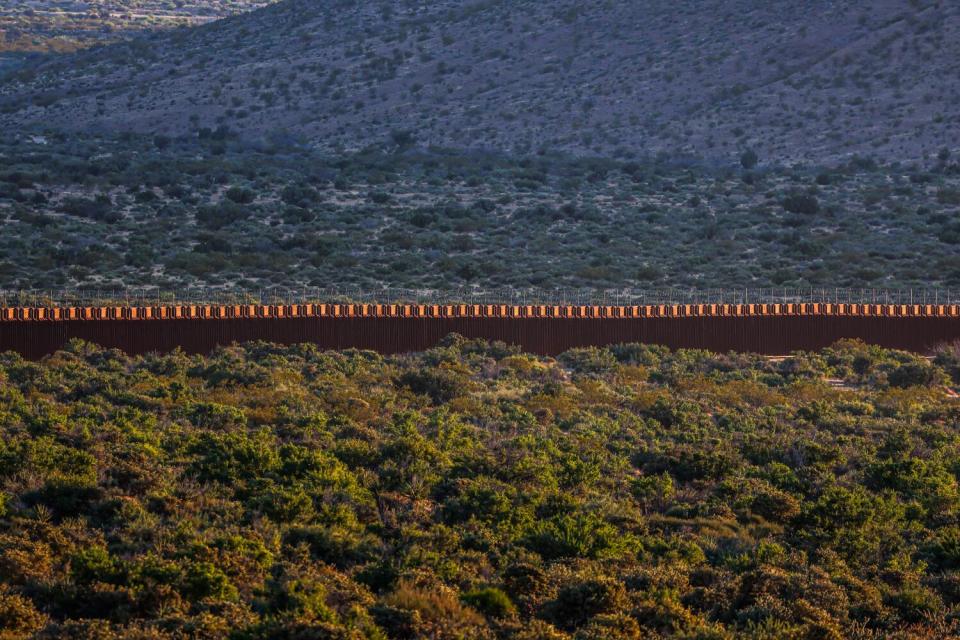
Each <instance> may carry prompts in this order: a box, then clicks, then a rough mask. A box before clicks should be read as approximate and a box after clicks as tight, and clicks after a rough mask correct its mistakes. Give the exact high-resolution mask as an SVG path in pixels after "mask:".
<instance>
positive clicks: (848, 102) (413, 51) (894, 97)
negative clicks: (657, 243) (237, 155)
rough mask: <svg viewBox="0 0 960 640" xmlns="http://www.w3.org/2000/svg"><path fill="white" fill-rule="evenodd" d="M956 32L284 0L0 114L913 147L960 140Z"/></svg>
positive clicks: (356, 132)
mask: <svg viewBox="0 0 960 640" xmlns="http://www.w3.org/2000/svg"><path fill="white" fill-rule="evenodd" d="M958 30H960V5H958V4H956V3H946V2H934V1H931V0H876V1H874V2H871V3H869V6H865V5H864V4H862V3H839V2H835V1H833V0H802V1H800V0H791V1H786V0H775V1H773V2H760V1H758V0H650V1H647V2H642V3H641V2H635V1H632V0H606V1H604V2H596V3H587V4H585V3H582V2H579V1H577V0H536V1H533V0H482V1H479V2H478V1H476V0H442V1H437V2H431V3H419V2H417V3H413V2H405V1H400V0H391V1H386V2H378V3H371V2H357V1H356V0H339V1H334V2H319V1H316V0H285V1H284V2H280V3H279V4H276V5H273V6H271V7H267V8H265V9H262V10H260V11H256V12H253V13H250V14H244V15H241V16H237V17H234V18H229V19H226V20H222V21H219V22H217V23H214V24H211V25H207V26H203V27H198V28H194V29H189V30H180V31H177V32H174V33H162V34H155V35H151V36H148V37H144V38H141V39H137V40H134V41H132V42H129V43H123V44H119V45H113V46H109V47H103V48H96V49H93V50H89V51H86V52H81V53H78V54H74V55H69V56H63V57H60V58H57V59H54V60H51V61H46V62H43V63H39V64H37V65H35V66H32V67H29V68H27V69H25V70H21V71H20V72H18V73H15V74H12V75H10V74H8V76H7V78H6V79H5V80H4V81H3V82H2V84H0V126H2V127H4V128H7V127H13V128H22V127H37V126H41V127H57V128H65V129H68V130H94V131H126V130H131V131H136V132H141V133H143V132H147V133H157V134H164V135H183V134H195V133H196V132H197V131H199V130H201V129H203V128H210V129H216V128H217V127H225V128H229V129H230V130H231V131H234V132H236V133H238V134H240V135H241V136H242V137H245V138H250V139H256V138H263V137H265V136H266V137H269V136H283V137H287V138H290V139H293V140H302V141H303V142H306V143H310V144H312V145H315V146H318V147H320V148H326V149H330V150H337V149H341V148H342V149H348V150H349V149H357V148H362V147H365V146H368V145H371V144H373V145H386V146H390V145H400V146H403V145H408V144H416V145H420V146H427V145H439V146H444V147H455V148H484V149H496V150H500V151H508V152H518V153H533V152H537V151H540V150H551V151H567V152H572V153H576V154H584V155H593V154H597V155H614V156H621V157H630V156H631V155H634V154H636V155H646V154H656V153H666V154H669V155H671V156H678V155H687V154H689V155H692V156H696V157H701V158H707V159H711V160H717V161H724V162H731V161H736V160H737V159H738V158H739V157H740V154H741V153H742V151H743V150H744V149H747V148H750V149H754V150H755V151H756V152H757V154H758V155H759V157H760V160H761V162H765V161H770V162H775V161H786V162H797V161H800V162H813V163H821V162H831V161H834V160H837V159H839V158H842V157H847V156H851V155H854V154H859V155H870V156H874V157H878V158H881V159H886V160H891V159H908V160H912V159H919V158H924V157H927V158H928V157H930V156H931V155H935V154H936V153H938V152H939V151H940V150H941V148H942V147H944V146H949V141H951V140H956V139H957V135H956V134H957V128H958V124H960V119H958V106H957V105H960V100H958V97H960V96H958V94H960V83H958V82H957V76H956V73H955V71H953V70H951V66H952V65H953V64H954V61H955V60H957V59H958V58H960V37H958V35H960V34H958Z"/></svg>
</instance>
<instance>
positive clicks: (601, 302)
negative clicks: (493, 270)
mask: <svg viewBox="0 0 960 640" xmlns="http://www.w3.org/2000/svg"><path fill="white" fill-rule="evenodd" d="M297 304H356V305H363V304H370V305H375V304H397V305H413V306H448V305H460V304H467V305H471V304H475V305H495V306H496V305H505V306H508V307H527V306H558V307H629V306H640V307H643V306H659V305H667V306H677V305H678V306H699V305H709V304H718V305H744V306H748V305H762V304H767V305H773V304H833V305H841V304H842V305H920V306H934V307H936V306H941V305H945V306H951V305H957V304H960V289H935V288H915V289H909V288H907V289H850V288H830V287H822V288H759V289H758V288H743V287H739V288H737V287H734V288H704V289H690V288H663V289H610V290H597V289H566V288H554V289H542V288H530V289H479V288H462V289H447V290H441V289H393V288H384V289H368V290H364V289H332V288H319V287H308V288H291V287H271V288H265V289H257V290H241V289H226V288H219V289H218V288H212V287H211V288H203V287H198V288H187V289H182V290H177V291H164V290H160V289H157V288H142V289H120V290H95V289H75V290H70V289H63V290H11V289H3V288H0V308H8V307H14V308H16V307H36V308H54V307H60V308H64V307H161V306H183V307H189V306H206V305H210V306H234V305H284V306H289V305H297Z"/></svg>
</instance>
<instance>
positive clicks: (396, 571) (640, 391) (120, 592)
mask: <svg viewBox="0 0 960 640" xmlns="http://www.w3.org/2000/svg"><path fill="white" fill-rule="evenodd" d="M957 353H958V352H957V349H956V348H955V347H954V348H945V349H943V350H942V351H941V352H940V354H939V355H938V356H937V358H936V360H935V361H933V362H931V361H928V360H925V359H922V358H919V357H917V356H914V355H910V354H906V353H902V352H894V351H884V350H881V349H877V348H870V347H866V346H864V345H862V344H858V343H841V344H838V345H836V346H835V347H833V348H831V349H827V350H824V351H822V352H819V353H807V354H796V356H795V357H793V358H788V359H785V360H775V361H771V360H768V359H763V358H760V357H756V356H747V355H735V354H729V355H713V354H709V353H705V352H697V351H680V352H675V353H670V352H668V351H666V350H664V349H661V348H652V347H644V346H639V345H625V346H618V347H613V348H610V349H603V350H598V349H587V350H576V351H572V352H569V353H566V354H564V355H562V356H560V357H559V358H557V359H547V358H538V357H534V356H530V355H527V354H523V353H520V352H518V351H516V350H514V349H511V348H508V347H506V346H504V345H500V344H487V343H481V342H471V341H465V340H463V339H460V338H457V337H453V336H452V337H450V338H448V339H447V340H446V341H445V342H444V344H443V345H441V346H439V347H438V348H436V349H433V350H431V351H428V352H426V353H423V354H418V355H409V356H402V357H382V356H379V355H376V354H374V353H370V352H356V351H347V352H341V353H334V352H327V353H324V352H320V351H318V350H317V349H316V348H314V347H311V346H295V347H278V346H273V345H269V344H250V345H247V346H243V347H231V348H225V349H221V350H218V351H216V352H214V353H213V354H211V355H210V356H209V357H201V356H187V355H184V354H183V353H173V354H169V355H163V356H147V357H138V358H131V357H127V356H125V355H123V354H121V353H119V352H116V351H104V350H100V349H98V348H96V347H94V346H91V345H87V344H83V343H79V342H78V343H74V344H72V345H71V347H70V348H69V349H68V350H66V351H64V352H60V353H58V354H56V355H55V356H52V357H51V358H49V359H47V360H44V361H42V362H39V363H34V362H26V361H24V360H22V359H20V358H19V357H17V356H15V355H12V354H6V355H3V356H0V433H2V437H0V490H2V492H0V628H2V629H3V631H2V633H3V636H4V637H9V638H18V637H23V638H26V637H30V636H33V635H39V636H40V637H50V638H54V637H56V638H61V637H75V638H114V637H117V638H120V637H122V638H143V637H150V638H187V637H190V638H196V637H203V638H221V637H226V636H229V637H233V638H251V639H252V638H338V639H340V638H342V639H348V638H349V639H361V638H370V639H374V638H375V639H386V638H390V639H401V638H436V639H448V638H449V639H451V640H452V639H455V638H489V639H493V638H504V639H526V640H534V639H555V640H562V639H577V640H586V639H597V640H600V639H606V640H610V639H639V638H667V637H676V638H704V639H706V638H715V639H725V638H735V637H736V638H758V639H759V638H778V639H779V638H811V639H812V638H837V639H840V638H880V637H884V638H894V637H899V638H943V637H948V636H955V635H956V634H957V633H958V632H960V628H958V626H957V620H958V619H957V612H958V606H960V551H958V550H960V522H958V513H960V511H958V508H960V492H958V484H957V483H958V476H960V435H958V428H960V402H958V401H957V400H956V399H952V398H951V396H950V393H951V392H950V391H949V387H950V386H956V385H957V384H958V383H960V379H958V373H960V369H958V366H960V365H958V362H960V359H958V355H957Z"/></svg>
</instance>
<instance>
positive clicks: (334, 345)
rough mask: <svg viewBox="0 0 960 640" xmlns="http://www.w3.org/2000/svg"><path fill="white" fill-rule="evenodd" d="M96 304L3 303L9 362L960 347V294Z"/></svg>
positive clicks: (453, 296) (39, 299)
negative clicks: (49, 357)
mask: <svg viewBox="0 0 960 640" xmlns="http://www.w3.org/2000/svg"><path fill="white" fill-rule="evenodd" d="M84 295H85V296H86V297H84V296H75V297H73V298H67V297H59V298H57V299H54V298H53V296H49V297H43V296H41V295H39V294H36V293H28V294H16V299H15V300H14V296H13V295H8V296H6V297H5V298H0V351H7V350H12V351H16V352H18V353H20V354H22V355H24V356H25V357H28V358H38V357H42V356H43V355H46V354H49V353H52V352H54V351H56V350H57V349H60V348H62V347H63V346H64V345H65V344H66V343H67V342H68V341H69V340H70V339H73V338H80V339H83V340H87V341H90V342H94V343H97V344H100V345H102V346H105V347H115V348H119V349H122V350H124V351H126V352H129V353H146V352H151V351H168V350H171V349H174V348H176V347H180V348H182V349H184V350H186V351H188V352H197V353H202V352H207V351H209V350H211V349H213V348H214V347H216V346H218V345H226V344H230V343H233V342H246V341H251V340H266V341H271V342H277V343H286V344H289V343H297V342H310V343H314V344H317V345H319V346H320V347H323V348H330V349H345V348H359V349H373V350H376V351H380V352H382V353H397V352H405V351H417V350H422V349H426V348H429V347H432V346H434V345H436V344H437V343H438V342H439V341H440V340H441V339H442V338H443V337H444V336H446V335H448V334H450V333H459V334H462V335H464V336H466V337H469V338H484V339H488V340H501V341H504V342H507V343H510V344H516V345H519V346H521V347H522V348H524V349H525V350H527V351H530V352H534V353H542V354H556V353H559V352H562V351H564V350H566V349H569V348H572V347H580V346H603V345H608V344H615V343H621V342H645V343H652V344H663V345H666V346H669V347H672V348H681V347H683V348H701V349H709V350H712V351H729V350H734V351H752V352H758V353H767V354H786V353H789V352H791V351H795V350H801V349H817V348H821V347H824V346H828V345H830V344H832V343H833V342H835V341H836V340H839V339H841V338H859V339H862V340H864V341H866V342H868V343H871V344H878V345H881V346H885V347H890V348H899V349H907V350H912V351H918V352H924V351H929V350H931V349H932V348H934V347H936V346H937V345H939V344H942V343H945V342H952V341H956V340H960V303H958V301H956V300H955V299H954V298H953V297H952V295H951V293H950V292H929V291H927V292H914V291H911V292H909V293H903V292H882V293H879V295H878V292H876V291H874V292H871V293H865V294H862V295H860V296H856V295H854V294H852V293H851V292H850V291H846V290H844V291H843V293H842V294H841V291H840V290H835V291H834V292H833V295H832V296H831V295H829V294H827V293H822V295H814V294H809V293H808V294H806V295H801V294H800V293H799V292H791V293H789V294H788V293H787V292H783V293H781V294H776V293H772V292H768V293H767V294H766V295H762V293H761V292H757V291H753V292H751V291H748V290H743V291H741V292H739V293H737V294H736V295H733V294H730V293H729V290H726V291H724V292H722V293H720V292H718V293H717V294H716V298H713V299H711V298H710V297H709V296H708V295H705V294H700V293H699V292H698V293H693V292H687V293H685V294H683V295H682V296H681V295H678V294H677V293H676V292H675V291H671V292H629V293H628V292H606V293H602V294H598V293H596V292H592V293H590V294H589V296H591V297H590V302H589V303H582V302H584V301H585V297H586V296H587V294H576V295H577V296H582V297H580V301H581V303H578V304H571V303H570V302H569V300H570V299H571V298H572V297H573V296H570V295H567V296H566V297H564V296H559V295H558V296H556V297H555V298H554V299H553V300H548V297H547V296H546V295H538V296H534V295H533V293H532V292H515V293H514V295H513V296H512V297H511V296H503V297H501V298H500V299H498V300H494V299H493V297H492V296H491V297H483V296H476V297H474V298H473V299H472V300H471V301H470V302H463V300H465V299H466V296H465V295H462V294H458V293H449V294H445V295H440V294H435V295H434V296H433V297H432V298H430V301H429V302H425V301H424V299H425V298H428V297H429V296H428V295H427V294H424V293H420V294H418V295H420V296H421V297H420V298H419V300H417V299H415V296H414V295H411V294H410V293H407V294H405V295H400V294H397V295H394V296H393V297H387V294H383V295H384V297H382V298H380V300H391V302H389V303H384V302H373V301H370V302H363V301H358V300H360V298H359V297H358V296H351V295H344V294H337V295H331V294H329V293H324V294H318V295H315V296H314V295H304V296H303V297H301V298H297V297H295V296H291V295H288V296H287V297H286V299H285V300H283V301H281V302H279V303H278V302H268V300H267V298H266V297H265V296H264V295H263V294H260V295H259V296H257V295H248V297H247V298H246V299H240V297H234V298H232V299H227V298H226V297H224V298H221V299H220V300H219V301H214V300H212V297H211V296H209V295H208V296H207V297H205V298H203V299H202V300H201V299H199V298H198V299H197V300H198V301H188V300H185V299H183V297H181V298H179V299H171V300H162V299H149V298H147V297H145V296H141V297H138V296H132V295H130V293H129V292H127V293H126V297H125V298H124V297H121V296H118V295H116V294H109V295H104V294H103V293H96V294H92V295H88V294H84ZM231 295H233V294H231ZM270 295H272V294H270ZM684 296H685V297H684ZM158 298H160V296H158ZM274 300H275V299H274ZM310 300H325V301H323V302H315V301H310ZM598 300H599V301H600V302H602V304H596V302H597V301H598ZM751 300H752V301H751ZM641 301H642V302H643V304H640V302H641ZM11 302H17V303H19V304H11ZM4 303H6V304H4ZM24 303H32V304H24Z"/></svg>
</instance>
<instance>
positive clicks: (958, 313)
mask: <svg viewBox="0 0 960 640" xmlns="http://www.w3.org/2000/svg"><path fill="white" fill-rule="evenodd" d="M783 315H786V316H820V315H823V316H864V317H887V316H889V317H929V318H938V317H939V318H960V303H953V304H859V303H832V302H828V303H784V304H779V303H776V304H768V303H760V304H754V303H750V304H729V303H705V304H695V305H668V304H656V305H505V304H485V305H480V304H456V305H442V306H441V305H418V304H400V305H398V304H366V303H364V304H352V303H348V304H314V303H303V304H296V303H294V304H282V305H277V304H248V305H197V304H190V305H181V304H175V305H111V306H66V307H64V306H55V305H54V306H6V307H4V306H0V322H67V321H70V322H90V321H104V322H116V321H133V320H135V321H143V322H157V321H163V320H250V319H288V318H289V319H298V318H323V317H333V318H347V319H350V318H401V319H419V320H431V319H433V320H441V319H444V318H504V319H524V318H570V319H578V320H627V319H631V318H710V317H726V316H731V317H744V316H764V317H766V316H783Z"/></svg>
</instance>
